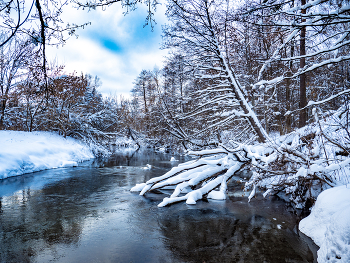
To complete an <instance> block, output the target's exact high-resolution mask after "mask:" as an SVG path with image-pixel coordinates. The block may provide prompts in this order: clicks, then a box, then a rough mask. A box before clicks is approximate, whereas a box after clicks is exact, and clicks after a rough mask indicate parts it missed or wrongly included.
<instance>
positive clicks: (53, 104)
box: [0, 37, 124, 144]
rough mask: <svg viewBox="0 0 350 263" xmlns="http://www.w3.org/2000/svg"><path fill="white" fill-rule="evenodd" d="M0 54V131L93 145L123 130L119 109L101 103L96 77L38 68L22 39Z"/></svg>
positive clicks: (37, 55)
mask: <svg viewBox="0 0 350 263" xmlns="http://www.w3.org/2000/svg"><path fill="white" fill-rule="evenodd" d="M0 52H1V53H0V77H1V79H0V85H1V90H0V92H1V93H0V129H2V130H4V129H5V130H17V131H30V132H31V131H54V132H57V133H58V134H60V135H62V136H64V137H66V136H71V137H75V138H78V139H82V140H86V141H88V142H92V143H96V144H99V143H101V142H102V141H103V140H107V139H108V134H109V133H115V132H120V131H121V130H122V129H123V127H124V126H123V125H122V124H121V123H122V122H121V118H120V108H121V106H120V103H118V102H117V100H116V99H113V98H103V97H102V95H101V94H100V92H99V91H98V88H99V87H100V85H101V81H100V80H99V78H98V77H92V76H91V75H89V74H85V75H84V74H82V73H81V74H76V73H75V72H73V73H68V74H67V73H65V72H64V67H63V66H57V65H55V64H52V65H48V66H46V67H45V68H43V64H42V56H41V52H40V50H38V49H37V46H36V45H35V44H34V43H33V42H32V41H28V40H27V39H21V38H18V37H16V38H13V39H12V40H11V41H10V42H9V43H7V44H6V45H5V46H3V47H2V48H1V49H0Z"/></svg>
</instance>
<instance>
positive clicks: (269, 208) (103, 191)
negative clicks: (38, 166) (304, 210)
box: [0, 152, 317, 263]
mask: <svg viewBox="0 0 350 263" xmlns="http://www.w3.org/2000/svg"><path fill="white" fill-rule="evenodd" d="M131 154H132V153H131V152H130V153H129V154H124V155H117V156H114V157H113V158H111V159H109V160H108V161H105V162H95V163H92V164H91V163H85V164H83V166H80V167H75V168H69V169H55V170H48V171H43V172H38V173H34V174H30V175H26V176H21V177H17V178H12V179H8V180H3V181H0V261H1V262H83V263H87V262H266V263H271V262H276V263H280V262H316V261H315V260H314V257H315V251H316V249H317V247H316V246H315V245H314V244H313V243H312V241H311V240H310V239H309V238H307V237H305V236H304V235H302V234H301V233H300V234H298V233H297V231H296V229H297V227H296V224H297V220H298V218H297V217H296V216H295V215H294V214H293V213H292V212H290V211H289V209H288V208H287V207H286V204H285V203H284V202H283V201H281V200H277V199H267V200H263V199H262V198H256V199H254V200H252V202H251V203H249V204H248V203H247V198H246V197H242V193H241V192H239V191H238V192H237V191H236V192H235V193H233V192H231V194H230V198H229V199H228V200H226V201H209V202H208V201H200V202H198V203H197V205H195V206H189V205H186V204H185V203H178V204H175V205H173V206H170V207H165V208H158V207H157V204H158V203H159V202H160V201H161V200H162V199H163V198H164V196H165V195H164V194H159V193H158V194H156V193H149V194H148V195H146V197H141V196H139V195H138V194H135V193H131V192H130V191H129V189H130V188H131V187H132V186H134V185H135V184H136V183H141V182H144V181H146V180H148V179H149V178H151V177H154V176H158V175H161V174H163V173H164V172H166V171H167V170H169V169H170V168H171V166H172V165H175V164H176V163H175V164H174V163H173V164H172V163H171V162H169V160H170V157H171V156H170V155H161V154H144V153H136V154H134V155H133V156H132V157H131ZM183 158H184V157H183ZM177 159H179V157H177ZM182 161H184V159H182ZM146 164H151V165H152V169H150V170H145V169H142V167H145V165H146ZM230 187H231V191H233V190H234V189H236V190H237V189H240V186H239V185H234V184H231V186H230Z"/></svg>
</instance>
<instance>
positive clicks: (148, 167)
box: [142, 164, 152, 170]
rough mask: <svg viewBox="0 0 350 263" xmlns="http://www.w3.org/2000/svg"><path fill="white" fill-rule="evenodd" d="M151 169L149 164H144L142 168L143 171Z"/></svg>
mask: <svg viewBox="0 0 350 263" xmlns="http://www.w3.org/2000/svg"><path fill="white" fill-rule="evenodd" d="M151 168H152V165H150V164H146V166H145V167H142V169H144V170H149V169H151Z"/></svg>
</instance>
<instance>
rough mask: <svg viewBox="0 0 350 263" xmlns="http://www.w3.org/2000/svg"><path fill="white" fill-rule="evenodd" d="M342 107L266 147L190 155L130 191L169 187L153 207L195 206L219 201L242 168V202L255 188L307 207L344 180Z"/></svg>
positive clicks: (344, 122) (222, 148) (346, 160)
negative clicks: (244, 173)
mask: <svg viewBox="0 0 350 263" xmlns="http://www.w3.org/2000/svg"><path fill="white" fill-rule="evenodd" d="M348 117H349V116H348V109H347V108H346V107H345V106H344V107H342V108H340V109H339V110H338V111H336V112H334V113H333V114H332V115H330V116H328V117H327V118H325V119H324V120H319V119H318V117H317V114H316V112H315V122H314V123H312V124H310V125H308V126H306V127H304V128H302V129H299V130H297V131H295V132H292V133H290V134H287V135H284V136H281V137H278V138H277V139H275V140H272V139H271V140H270V141H269V142H267V143H260V144H255V145H247V144H242V143H237V142H231V144H232V146H235V147H232V148H229V147H227V146H225V145H220V147H219V148H217V149H211V150H202V151H190V152H188V154H189V155H192V156H195V157H197V159H196V160H193V161H190V162H186V163H184V164H180V165H179V166H177V167H174V168H173V169H171V170H170V171H169V172H167V173H166V174H164V175H162V176H160V177H156V178H152V179H150V180H149V181H147V182H146V183H143V184H138V185H136V186H135V187H133V188H132V189H131V191H134V192H140V195H145V194H146V193H147V192H150V191H153V190H156V189H162V188H169V187H172V188H173V193H172V194H171V196H170V197H166V198H164V200H163V202H161V203H160V204H159V205H158V206H160V207H162V206H166V205H169V204H172V203H176V202H180V201H186V203H187V204H195V203H196V202H197V201H198V200H200V199H203V198H208V199H225V198H226V192H227V184H228V182H229V181H230V179H231V178H232V177H233V176H234V175H236V174H238V173H240V172H241V171H242V169H249V170H250V172H251V177H250V178H249V179H248V180H247V181H246V182H245V190H247V191H248V190H251V194H250V195H249V197H248V201H251V199H252V198H253V197H254V196H255V194H256V189H257V188H258V187H259V188H261V189H264V191H265V192H264V194H263V196H264V197H266V196H267V195H271V194H283V195H285V196H287V197H288V199H289V200H290V201H291V202H292V203H293V204H294V205H295V207H296V208H302V207H304V206H305V205H312V204H313V202H314V201H315V199H316V197H317V195H318V194H319V193H320V192H321V191H322V190H324V189H326V188H329V187H332V186H335V185H339V184H345V183H346V182H348V181H349V174H350V170H349V163H350V158H349V152H348V149H349V146H350V140H349V139H350V137H349V134H348V128H347V125H348V123H349V119H348Z"/></svg>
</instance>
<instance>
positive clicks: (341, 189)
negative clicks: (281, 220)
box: [299, 184, 350, 263]
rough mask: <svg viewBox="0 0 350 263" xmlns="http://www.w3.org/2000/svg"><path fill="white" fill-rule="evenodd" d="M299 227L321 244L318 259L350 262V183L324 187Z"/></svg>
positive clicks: (340, 262)
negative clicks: (325, 188)
mask: <svg viewBox="0 0 350 263" xmlns="http://www.w3.org/2000/svg"><path fill="white" fill-rule="evenodd" d="M299 229H300V231H301V232H303V233H304V234H306V235H308V236H309V237H311V238H312V239H313V241H314V242H315V243H316V244H317V245H318V246H319V247H320V249H319V250H318V252H317V261H318V263H323V262H337V263H348V262H350V184H348V185H343V186H338V187H334V188H331V189H327V190H325V191H323V192H322V193H321V194H320V195H319V196H318V197H317V201H316V203H315V205H314V207H313V208H312V211H311V214H310V215H309V216H308V217H306V218H304V219H303V220H302V221H301V222H300V225H299Z"/></svg>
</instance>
